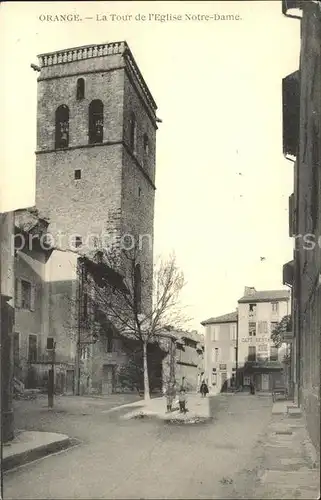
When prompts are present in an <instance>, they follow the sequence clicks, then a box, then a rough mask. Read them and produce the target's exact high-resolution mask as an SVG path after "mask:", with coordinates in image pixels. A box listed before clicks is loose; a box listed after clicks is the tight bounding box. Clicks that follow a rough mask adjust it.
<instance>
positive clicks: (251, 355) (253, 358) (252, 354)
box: [248, 346, 256, 361]
mask: <svg viewBox="0 0 321 500" xmlns="http://www.w3.org/2000/svg"><path fill="white" fill-rule="evenodd" d="M248 361H256V347H255V346H249V352H248Z"/></svg>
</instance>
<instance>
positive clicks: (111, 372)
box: [102, 365, 115, 394]
mask: <svg viewBox="0 0 321 500" xmlns="http://www.w3.org/2000/svg"><path fill="white" fill-rule="evenodd" d="M114 378H115V367H114V365H103V381H102V394H112V392H113V390H114Z"/></svg>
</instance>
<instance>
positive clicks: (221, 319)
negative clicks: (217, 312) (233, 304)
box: [201, 311, 237, 326]
mask: <svg viewBox="0 0 321 500" xmlns="http://www.w3.org/2000/svg"><path fill="white" fill-rule="evenodd" d="M234 322H235V323H236V322H237V311H234V312H231V313H228V314H223V316H217V317H216V318H209V319H206V320H205V321H202V322H201V325H203V326H205V325H211V324H213V323H234Z"/></svg>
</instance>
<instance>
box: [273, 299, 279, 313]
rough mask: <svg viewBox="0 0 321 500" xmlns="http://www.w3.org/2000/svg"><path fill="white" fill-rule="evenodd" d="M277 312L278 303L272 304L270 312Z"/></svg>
mask: <svg viewBox="0 0 321 500" xmlns="http://www.w3.org/2000/svg"><path fill="white" fill-rule="evenodd" d="M278 311H279V303H278V302H272V312H274V313H277V312H278Z"/></svg>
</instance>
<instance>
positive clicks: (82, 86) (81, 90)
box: [76, 78, 85, 100]
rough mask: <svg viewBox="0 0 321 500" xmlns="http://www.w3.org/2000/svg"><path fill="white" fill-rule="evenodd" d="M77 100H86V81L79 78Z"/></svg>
mask: <svg viewBox="0 0 321 500" xmlns="http://www.w3.org/2000/svg"><path fill="white" fill-rule="evenodd" d="M76 97H77V100H79V99H84V97H85V80H84V79H83V78H78V80H77V95H76Z"/></svg>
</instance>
